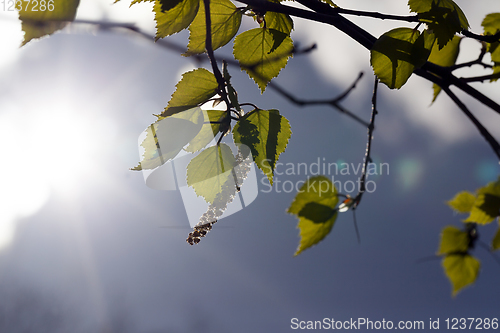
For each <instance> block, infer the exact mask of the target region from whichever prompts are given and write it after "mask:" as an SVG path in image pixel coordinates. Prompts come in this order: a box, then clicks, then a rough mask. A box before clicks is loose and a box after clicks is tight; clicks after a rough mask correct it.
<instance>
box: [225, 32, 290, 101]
mask: <svg viewBox="0 0 500 333" xmlns="http://www.w3.org/2000/svg"><path fill="white" fill-rule="evenodd" d="M292 50H293V42H292V39H291V38H290V37H289V36H287V35H286V34H284V33H283V32H281V31H278V30H275V29H268V28H255V29H251V30H248V31H245V32H243V33H241V34H239V35H238V36H236V38H235V40H234V49H233V54H234V57H235V59H237V60H238V61H239V63H240V67H241V68H242V69H243V70H245V71H246V72H247V73H248V75H249V76H250V77H251V78H252V79H253V80H254V81H255V83H257V85H258V86H259V88H260V90H261V92H262V93H263V92H264V90H265V89H266V86H267V84H268V83H269V81H271V79H272V78H274V77H276V76H278V74H279V72H280V71H281V69H283V68H284V67H285V66H286V64H287V62H288V58H289V57H290V56H291V55H292Z"/></svg>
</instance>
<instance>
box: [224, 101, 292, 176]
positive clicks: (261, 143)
mask: <svg viewBox="0 0 500 333" xmlns="http://www.w3.org/2000/svg"><path fill="white" fill-rule="evenodd" d="M291 135H292V131H291V130H290V123H289V122H288V120H287V119H286V118H285V117H283V116H281V115H280V114H279V111H278V110H260V109H255V110H253V111H251V112H249V113H247V114H245V115H244V116H243V117H241V118H240V120H239V121H238V122H237V123H236V125H235V126H234V128H233V137H234V142H235V143H242V144H244V145H246V146H248V147H250V150H251V152H252V155H253V159H254V161H255V164H257V166H258V167H259V169H261V170H262V171H263V172H264V174H265V175H266V176H267V179H268V180H269V183H270V184H271V185H272V184H273V175H274V167H275V166H276V162H277V161H278V158H279V155H280V154H281V153H283V152H284V151H285V149H286V146H287V144H288V140H289V139H290V136H291Z"/></svg>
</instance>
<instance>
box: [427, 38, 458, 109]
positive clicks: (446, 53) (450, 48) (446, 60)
mask: <svg viewBox="0 0 500 333" xmlns="http://www.w3.org/2000/svg"><path fill="white" fill-rule="evenodd" d="M461 41H462V38H460V37H458V36H453V39H452V40H451V41H450V42H449V43H448V44H446V46H445V47H443V48H442V49H439V46H438V44H434V46H433V47H432V51H431V54H430V56H429V60H428V61H429V62H432V63H434V64H436V65H439V66H442V67H449V66H453V65H455V62H456V61H457V58H458V53H459V52H460V42H461ZM433 88H434V97H433V99H432V102H434V101H435V100H436V98H437V96H438V95H439V93H440V92H441V87H440V86H438V85H437V84H435V83H434V85H433Z"/></svg>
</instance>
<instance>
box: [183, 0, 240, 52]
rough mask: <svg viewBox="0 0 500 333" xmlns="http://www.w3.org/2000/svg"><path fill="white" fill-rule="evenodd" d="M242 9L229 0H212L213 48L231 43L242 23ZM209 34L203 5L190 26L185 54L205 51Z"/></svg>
mask: <svg viewBox="0 0 500 333" xmlns="http://www.w3.org/2000/svg"><path fill="white" fill-rule="evenodd" d="M241 16H242V14H241V11H240V10H239V9H237V8H236V6H235V5H234V4H233V3H232V2H231V1H229V0H210V20H211V25H212V48H213V49H214V50H216V49H218V48H219V47H222V46H224V45H226V44H227V43H229V41H230V40H231V39H232V38H233V37H234V35H236V33H237V32H238V29H239V28H240V25H241ZM206 35H207V30H206V24H205V6H203V5H201V6H200V9H199V10H198V14H197V15H196V17H195V18H194V20H193V23H191V25H190V26H189V44H188V51H187V52H186V54H185V55H191V54H200V53H203V52H205V39H206Z"/></svg>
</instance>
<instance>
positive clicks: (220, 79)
mask: <svg viewBox="0 0 500 333" xmlns="http://www.w3.org/2000/svg"><path fill="white" fill-rule="evenodd" d="M203 4H204V5H205V27H206V30H207V35H206V38H205V49H206V51H207V55H208V58H209V59H210V64H211V65H212V70H213V72H214V75H215V79H216V80H217V83H218V84H219V93H220V94H221V97H222V99H223V100H224V102H225V103H226V106H227V108H228V112H230V111H229V106H230V105H231V104H230V103H229V99H228V97H227V93H226V81H225V80H224V78H223V77H222V73H221V72H220V70H219V67H218V66H217V60H216V59H215V56H214V50H213V47H212V19H211V17H210V0H203Z"/></svg>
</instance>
